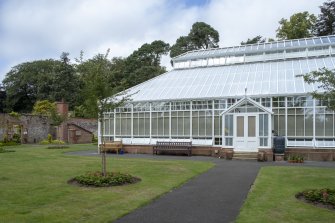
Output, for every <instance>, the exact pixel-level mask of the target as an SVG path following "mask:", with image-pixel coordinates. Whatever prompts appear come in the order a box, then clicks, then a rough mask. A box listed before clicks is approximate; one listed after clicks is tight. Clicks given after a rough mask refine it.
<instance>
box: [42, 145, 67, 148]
mask: <svg viewBox="0 0 335 223" xmlns="http://www.w3.org/2000/svg"><path fill="white" fill-rule="evenodd" d="M67 148H70V147H69V146H60V145H57V146H48V147H47V149H67Z"/></svg>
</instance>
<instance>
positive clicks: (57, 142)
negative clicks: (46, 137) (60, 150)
mask: <svg viewBox="0 0 335 223" xmlns="http://www.w3.org/2000/svg"><path fill="white" fill-rule="evenodd" d="M51 144H57V145H63V144H65V142H64V141H62V140H58V139H56V140H52V142H51Z"/></svg>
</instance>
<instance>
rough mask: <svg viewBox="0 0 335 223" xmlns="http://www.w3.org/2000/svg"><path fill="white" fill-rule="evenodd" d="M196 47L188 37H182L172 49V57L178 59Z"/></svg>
mask: <svg viewBox="0 0 335 223" xmlns="http://www.w3.org/2000/svg"><path fill="white" fill-rule="evenodd" d="M194 49H195V46H194V45H193V43H192V41H191V40H190V38H189V37H188V36H181V37H179V38H178V39H177V41H176V43H175V44H174V45H173V46H172V47H171V49H170V57H171V58H172V57H176V56H178V55H180V54H183V53H185V52H187V51H191V50H194Z"/></svg>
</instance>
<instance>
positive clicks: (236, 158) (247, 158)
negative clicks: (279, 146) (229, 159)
mask: <svg viewBox="0 0 335 223" xmlns="http://www.w3.org/2000/svg"><path fill="white" fill-rule="evenodd" d="M233 160H257V157H256V158H255V157H233Z"/></svg>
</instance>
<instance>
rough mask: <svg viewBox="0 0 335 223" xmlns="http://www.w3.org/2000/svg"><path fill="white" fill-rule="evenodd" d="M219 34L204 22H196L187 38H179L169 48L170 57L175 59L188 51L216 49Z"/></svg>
mask: <svg viewBox="0 0 335 223" xmlns="http://www.w3.org/2000/svg"><path fill="white" fill-rule="evenodd" d="M219 41H220V35H219V32H218V31H216V30H215V29H214V28H213V27H211V26H210V25H208V24H206V23H204V22H196V23H194V24H193V25H192V28H191V30H190V32H189V34H188V35H187V36H181V37H179V38H178V39H177V41H176V43H175V44H174V45H173V46H172V47H171V50H170V57H176V56H178V55H180V54H183V53H185V52H187V51H190V50H197V49H208V48H218V47H219V44H218V43H219Z"/></svg>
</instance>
